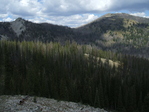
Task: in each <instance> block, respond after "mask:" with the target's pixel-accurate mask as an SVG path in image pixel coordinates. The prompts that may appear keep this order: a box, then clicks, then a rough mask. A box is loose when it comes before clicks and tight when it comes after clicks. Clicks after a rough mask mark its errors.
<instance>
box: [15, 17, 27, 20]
mask: <svg viewBox="0 0 149 112" xmlns="http://www.w3.org/2000/svg"><path fill="white" fill-rule="evenodd" d="M15 21H25V20H24V19H23V18H21V17H18V18H17V19H16V20H15Z"/></svg>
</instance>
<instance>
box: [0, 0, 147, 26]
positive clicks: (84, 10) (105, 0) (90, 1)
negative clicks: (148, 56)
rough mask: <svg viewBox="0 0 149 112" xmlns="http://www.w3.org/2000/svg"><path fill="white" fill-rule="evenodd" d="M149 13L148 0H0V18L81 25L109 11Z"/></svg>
mask: <svg viewBox="0 0 149 112" xmlns="http://www.w3.org/2000/svg"><path fill="white" fill-rule="evenodd" d="M122 12H123V13H129V14H133V15H136V16H142V17H149V0H0V21H14V20H15V19H16V18H18V17H22V18H24V19H26V20H29V21H33V22H36V23H42V22H48V23H53V24H58V25H67V26H70V27H78V26H80V25H83V24H86V23H88V22H91V21H93V20H95V19H97V18H99V17H100V16H102V15H104V14H107V13H122Z"/></svg>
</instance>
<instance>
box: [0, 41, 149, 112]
mask: <svg viewBox="0 0 149 112" xmlns="http://www.w3.org/2000/svg"><path fill="white" fill-rule="evenodd" d="M86 53H87V54H89V57H88V58H86V57H85V54H86ZM95 57H98V58H99V59H97V58H95ZM100 58H104V59H106V60H108V59H110V60H115V61H120V66H119V67H118V68H116V67H115V66H114V67H109V66H108V64H103V63H102V61H101V59H100ZM148 66H149V61H148V60H147V59H143V58H136V57H131V56H123V55H121V54H114V53H112V52H110V51H109V52H105V51H102V50H98V49H95V48H90V47H87V46H81V45H78V44H77V43H74V42H73V43H70V42H67V43H66V44H65V45H61V44H60V43H52V42H51V43H42V42H25V41H24V42H16V41H14V42H12V41H0V67H1V68H0V87H1V88H3V89H1V90H0V94H11V95H13V94H27V95H34V96H44V97H50V98H55V99H57V100H67V101H75V102H82V103H85V104H89V105H93V106H96V107H100V108H105V109H110V110H119V111H122V112H125V111H126V112H134V111H140V110H143V109H144V110H146V109H148V108H147V105H148V97H147V94H148V93H149V75H148V74H149V70H148Z"/></svg>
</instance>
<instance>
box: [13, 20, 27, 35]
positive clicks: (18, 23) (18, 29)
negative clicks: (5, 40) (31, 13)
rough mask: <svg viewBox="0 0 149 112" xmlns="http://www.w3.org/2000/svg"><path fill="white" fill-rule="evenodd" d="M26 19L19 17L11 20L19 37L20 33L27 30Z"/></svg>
mask: <svg viewBox="0 0 149 112" xmlns="http://www.w3.org/2000/svg"><path fill="white" fill-rule="evenodd" d="M24 23H25V20H23V19H22V18H18V19H16V20H15V21H13V22H11V28H12V29H13V31H14V32H15V33H16V35H17V36H18V37H19V36H20V34H21V33H22V32H23V31H25V30H26V27H25V25H24Z"/></svg>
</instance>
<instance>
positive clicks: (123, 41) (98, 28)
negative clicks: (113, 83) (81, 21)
mask: <svg viewBox="0 0 149 112" xmlns="http://www.w3.org/2000/svg"><path fill="white" fill-rule="evenodd" d="M74 30H75V31H76V32H79V33H80V34H81V35H83V36H84V37H86V40H87V39H88V40H87V41H88V42H92V44H93V45H95V46H97V47H99V48H102V49H104V50H112V51H117V52H121V53H125V54H131V55H137V56H145V57H148V56H149V54H148V51H149V47H148V46H149V19H148V18H142V17H137V16H132V15H129V14H124V13H122V14H121V13H120V14H107V15H104V16H102V17H101V18H99V19H97V20H95V21H93V22H91V23H89V24H86V25H84V26H81V27H78V28H76V29H74Z"/></svg>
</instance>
